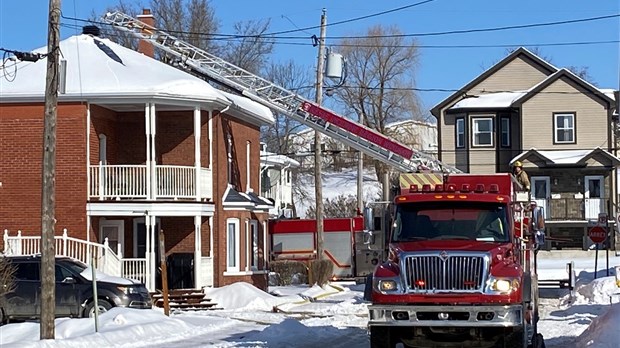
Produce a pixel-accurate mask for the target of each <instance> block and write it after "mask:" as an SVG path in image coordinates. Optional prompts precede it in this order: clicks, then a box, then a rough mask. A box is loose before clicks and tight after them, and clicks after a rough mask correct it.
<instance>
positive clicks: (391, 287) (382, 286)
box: [376, 279, 398, 292]
mask: <svg viewBox="0 0 620 348" xmlns="http://www.w3.org/2000/svg"><path fill="white" fill-rule="evenodd" d="M376 289H377V290H378V291H380V292H393V291H397V290H398V282H397V281H396V280H394V279H379V280H377V283H376Z"/></svg>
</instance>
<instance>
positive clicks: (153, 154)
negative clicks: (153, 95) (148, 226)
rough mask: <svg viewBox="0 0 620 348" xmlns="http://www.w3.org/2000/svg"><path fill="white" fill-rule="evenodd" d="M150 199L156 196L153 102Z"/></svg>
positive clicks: (152, 114) (155, 121)
mask: <svg viewBox="0 0 620 348" xmlns="http://www.w3.org/2000/svg"><path fill="white" fill-rule="evenodd" d="M150 121H151V175H152V181H151V185H152V186H151V194H152V196H151V199H156V198H157V169H156V168H157V165H156V164H157V163H156V162H157V159H156V157H155V133H156V131H155V124H156V123H157V115H156V113H155V103H151V116H150Z"/></svg>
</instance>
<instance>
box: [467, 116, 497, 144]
mask: <svg viewBox="0 0 620 348" xmlns="http://www.w3.org/2000/svg"><path fill="white" fill-rule="evenodd" d="M479 121H489V122H491V126H490V127H489V131H488V132H480V131H478V122H479ZM471 130H472V131H471V143H472V147H493V146H494V142H493V116H486V115H485V116H476V117H472V118H471ZM481 133H490V134H489V135H490V136H489V139H490V141H491V143H490V144H479V143H478V142H477V140H476V135H477V134H481Z"/></svg>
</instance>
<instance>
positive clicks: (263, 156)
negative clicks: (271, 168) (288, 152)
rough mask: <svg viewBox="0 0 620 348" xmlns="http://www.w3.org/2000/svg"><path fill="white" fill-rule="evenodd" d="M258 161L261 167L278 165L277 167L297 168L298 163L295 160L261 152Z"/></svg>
mask: <svg viewBox="0 0 620 348" xmlns="http://www.w3.org/2000/svg"><path fill="white" fill-rule="evenodd" d="M260 161H261V164H263V165H278V166H286V165H289V166H291V167H295V168H296V167H299V162H297V161H296V160H294V159H292V158H290V157H287V156H284V155H278V154H275V153H273V152H267V151H261V152H260Z"/></svg>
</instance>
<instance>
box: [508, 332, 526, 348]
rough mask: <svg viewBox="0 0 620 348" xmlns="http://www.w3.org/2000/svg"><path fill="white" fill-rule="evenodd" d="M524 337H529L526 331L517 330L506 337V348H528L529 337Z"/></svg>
mask: <svg viewBox="0 0 620 348" xmlns="http://www.w3.org/2000/svg"><path fill="white" fill-rule="evenodd" d="M523 335H527V333H526V331H525V330H523V329H515V330H514V331H513V332H511V333H510V334H508V335H506V337H504V348H525V347H527V343H524V342H527V337H523Z"/></svg>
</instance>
